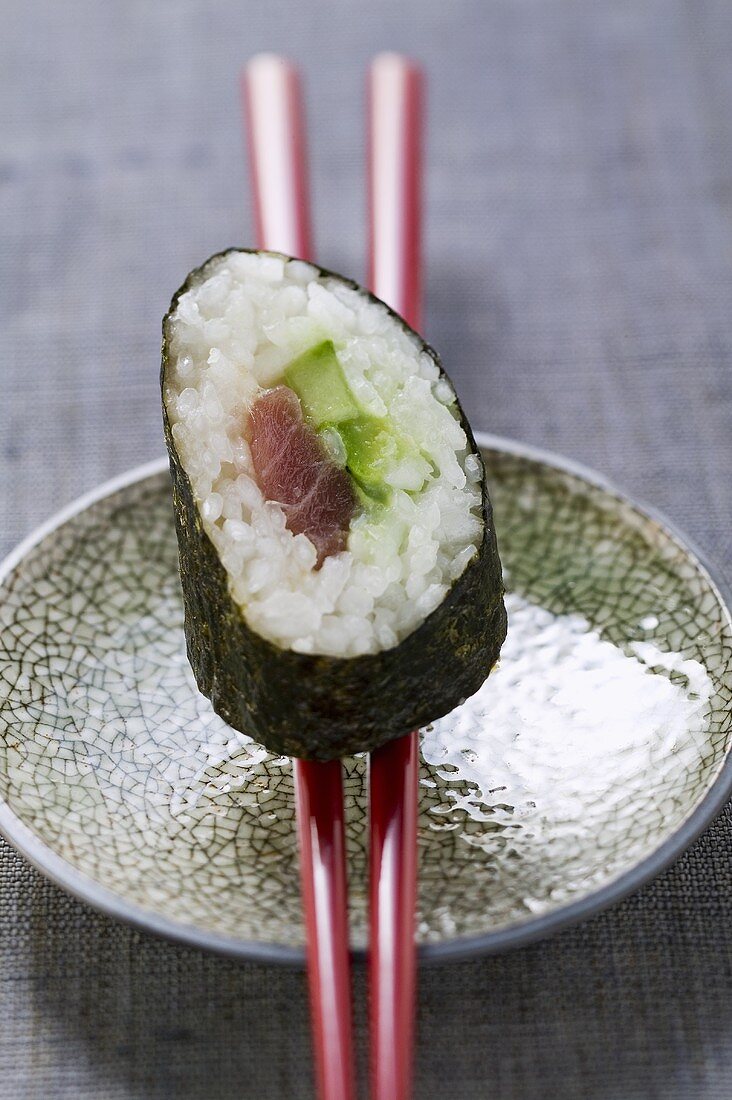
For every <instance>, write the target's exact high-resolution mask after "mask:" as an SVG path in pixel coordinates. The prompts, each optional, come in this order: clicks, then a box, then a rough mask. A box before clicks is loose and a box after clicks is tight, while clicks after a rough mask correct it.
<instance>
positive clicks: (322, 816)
mask: <svg viewBox="0 0 732 1100" xmlns="http://www.w3.org/2000/svg"><path fill="white" fill-rule="evenodd" d="M242 92H243V99H244V106H245V111H246V118H247V123H248V125H247V135H248V146H249V160H250V165H251V174H252V187H253V193H254V206H255V218H256V234H257V242H258V246H259V247H260V248H266V249H272V250H275V251H280V252H284V253H286V254H288V255H292V256H298V257H300V258H301V259H311V258H312V244H311V237H310V213H309V205H308V195H309V189H308V181H307V163H306V143H305V127H304V118H303V114H304V112H303V107H302V99H301V90H300V81H299V77H298V74H297V71H296V70H295V69H294V68H293V67H292V65H290V64H289V63H288V62H286V61H284V60H283V59H282V58H280V57H277V56H275V55H272V54H262V55H260V56H258V57H256V58H254V59H253V60H252V61H251V62H250V64H249V65H248V66H247V69H246V71H245V73H244V75H243V78H242ZM421 116H422V81H421V75H420V72H419V70H418V69H417V68H416V67H415V66H414V65H413V64H411V63H410V62H409V61H408V60H407V59H405V58H403V57H400V56H398V55H397V54H381V55H379V56H378V57H377V58H376V59H375V60H374V62H373V63H372V65H371V68H370V71H369V77H368V134H369V137H368V166H369V167H368V181H369V187H368V193H369V275H368V281H369V286H370V288H371V290H372V291H373V292H374V294H376V296H377V297H379V298H382V299H383V300H384V301H386V302H387V303H388V304H389V305H390V306H391V307H392V308H393V309H395V310H396V311H397V312H398V313H400V314H401V315H402V316H403V317H404V319H405V320H406V321H407V322H408V323H409V324H410V325H412V326H413V327H415V328H416V327H418V326H419V320H420V283H421V280H420V259H421V257H420V251H421V240H420V237H421V220H420V192H421V130H422V119H421ZM418 750H419V746H418V736H417V733H416V732H415V733H412V734H410V735H409V736H407V737H403V738H400V739H399V740H397V741H393V742H390V743H389V744H387V745H384V746H383V747H382V748H380V749H377V750H376V751H375V752H373V753H371V757H370V762H369V805H370V810H369V829H370V917H369V919H370V955H369V981H370V998H371V1009H370V1022H371V1095H372V1100H407V1098H408V1097H409V1095H410V1093H411V1075H412V1047H413V1032H414V999H415V976H416V957H415V947H414V913H415V904H416V892H417V791H418V786H417V783H418ZM294 775H295V792H296V800H297V819H298V833H299V840H300V869H301V880H302V898H303V911H304V916H305V928H306V934H307V950H308V974H309V986H310V1004H311V1016H312V1030H313V1041H314V1050H315V1064H316V1077H317V1082H318V1091H319V1095H320V1097H321V1100H352V1098H353V1097H355V1084H354V1071H353V1046H352V1037H351V994H350V956H349V946H348V909H347V906H348V897H347V889H348V888H347V881H346V849H345V838H344V815H343V784H342V769H341V764H340V762H339V761H330V762H328V763H318V762H313V761H307V760H295V762H294Z"/></svg>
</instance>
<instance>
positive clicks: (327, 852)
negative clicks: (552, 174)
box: [242, 54, 355, 1100]
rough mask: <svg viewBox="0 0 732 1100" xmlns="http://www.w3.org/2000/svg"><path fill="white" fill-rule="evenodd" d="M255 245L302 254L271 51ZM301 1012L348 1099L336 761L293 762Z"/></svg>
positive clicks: (302, 234) (303, 195)
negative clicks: (303, 958) (303, 954)
mask: <svg viewBox="0 0 732 1100" xmlns="http://www.w3.org/2000/svg"><path fill="white" fill-rule="evenodd" d="M242 96H243V101H244V110H245V114H246V118H247V134H248V147H249V161H250V167H251V176H252V190H253V194H254V205H255V221H256V234H257V242H258V246H259V247H260V248H266V249H272V250H275V251H280V252H285V253H286V254H288V255H290V256H297V257H299V258H301V259H309V258H310V256H311V241H310V217H309V210H308V186H307V165H306V153H305V128H304V121H303V110H302V102H301V94H300V81H299V77H298V73H297V71H296V69H295V68H294V67H293V66H292V65H290V64H289V63H288V62H286V61H285V60H283V59H282V58H281V57H278V56H276V55H274V54H260V55H259V56H257V57H255V58H253V59H252V61H251V62H250V63H249V65H248V66H247V68H246V70H245V72H244V74H243V77H242ZM293 772H294V780H295V798H296V804H297V821H298V835H299V842H300V879H301V892H302V900H303V914H304V918H305V930H306V937H307V955H308V981H309V987H310V1012H311V1021H312V1031H313V1045H314V1053H315V1068H316V1079H317V1084H318V1094H319V1096H320V1097H321V1100H352V1098H353V1097H354V1096H355V1091H354V1075H353V1048H352V1039H351V993H350V958H349V949H348V909H347V904H348V900H347V882H346V847H345V837H344V821H343V779H342V769H341V764H340V761H338V760H331V761H329V762H328V763H319V762H317V761H310V760H294V761H293Z"/></svg>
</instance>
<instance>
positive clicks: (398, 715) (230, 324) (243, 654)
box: [161, 249, 506, 759]
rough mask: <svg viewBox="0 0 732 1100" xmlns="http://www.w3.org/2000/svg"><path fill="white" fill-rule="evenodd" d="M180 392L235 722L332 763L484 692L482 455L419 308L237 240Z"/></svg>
mask: <svg viewBox="0 0 732 1100" xmlns="http://www.w3.org/2000/svg"><path fill="white" fill-rule="evenodd" d="M161 385H162V397H163V418H164V426H165V437H166V442H167V446H168V452H169V456H170V466H171V471H172V478H173V497H174V508H175V518H176V528H177V535H178V544H179V556H180V573H181V581H182V587H183V595H184V603H185V633H186V642H187V649H188V657H189V660H190V663H191V666H192V668H193V671H194V674H195V677H196V680H197V683H198V686H199V688H200V690H201V691H202V692H203V693H204V694H205V695H207V696H208V698H209V699H210V700H211V702H212V704H213V707H214V709H215V710H216V711H217V713H219V714H220V715H221V716H222V717H223V718H224V719H225V720H226V721H227V722H228V723H229V724H230V725H232V726H233V727H235V728H236V729H238V730H241V731H242V732H244V733H247V734H249V735H251V736H252V737H253V738H255V739H256V740H257V741H259V742H260V743H262V744H264V745H265V746H267V747H268V748H269V749H271V750H272V751H274V752H279V753H283V754H285V753H286V754H288V755H293V756H300V757H305V758H311V759H330V758H333V757H339V756H343V755H347V754H349V753H353V752H356V751H361V750H370V749H373V748H375V747H376V746H378V745H379V744H381V743H383V742H385V741H388V740H390V739H391V738H394V737H398V736H401V735H403V734H406V733H408V732H410V731H411V730H413V729H415V728H417V727H418V726H421V725H424V724H426V723H427V722H430V721H432V720H434V719H436V718H438V717H441V716H442V715H444V714H446V713H448V712H449V711H450V710H452V709H453V708H454V707H455V706H457V705H458V704H459V703H460V702H462V701H463V700H464V699H465V698H466V697H467V696H469V695H471V694H472V693H474V692H475V691H477V689H478V688H479V687H480V685H481V684H482V683H483V681H484V680H485V678H486V676H487V675H488V673H489V672H490V669H491V667H492V666H493V664H494V663H495V661H496V659H497V657H498V654H499V651H500V647H501V643H502V642H503V639H504V637H505V633H506V612H505V609H504V605H503V585H502V580H501V566H500V561H499V558H498V551H497V546H496V537H495V531H494V529H493V519H492V511H491V506H490V501H489V499H488V494H487V491H486V486H485V477H484V470H483V464H482V460H481V457H480V453H479V452H478V449H477V447H476V444H475V441H474V439H473V436H472V433H471V431H470V427H469V425H468V423H467V421H466V419H465V416H464V415H463V413H462V410H461V409H460V406H459V404H458V401H457V398H456V395H455V391H454V389H453V386H452V384H451V383H450V381H449V379H448V378H447V376H446V375H445V373H444V371H443V370H442V367H441V365H440V362H439V359H438V357H437V355H436V354H435V352H434V351H433V350H432V349H431V348H429V347H428V346H427V345H426V344H425V343H424V341H423V340H422V339H421V338H420V337H419V336H418V335H417V334H416V333H415V332H413V331H412V330H411V329H410V328H409V327H408V326H407V325H406V323H405V322H404V321H403V320H402V319H401V318H400V317H398V316H397V315H396V314H395V313H394V312H392V311H391V310H390V309H389V308H388V307H387V306H385V305H384V304H383V303H382V302H380V301H378V300H377V299H376V298H374V297H373V296H372V295H370V294H369V293H368V292H367V291H365V290H363V289H361V288H360V287H358V286H357V285H356V284H355V283H353V282H350V281H349V280H347V279H344V278H342V277H340V276H338V275H334V274H332V273H330V272H327V271H323V270H321V269H320V268H317V267H315V266H313V265H312V264H309V263H305V262H304V261H301V260H295V259H290V258H289V257H286V256H282V255H279V254H275V253H268V252H250V251H243V250H234V249H232V250H230V251H228V252H224V253H221V254H219V255H217V256H214V257H212V258H211V259H210V260H208V261H207V262H206V263H205V264H203V266H202V267H200V268H198V269H197V270H195V271H193V272H192V273H191V275H190V276H189V277H188V279H187V280H186V282H185V283H184V285H183V286H182V287H181V289H180V290H179V291H178V292H177V294H176V295H175V296H174V298H173V301H172V303H171V307H170V310H169V312H168V313H167V315H166V317H165V319H164V322H163V354H162V370H161Z"/></svg>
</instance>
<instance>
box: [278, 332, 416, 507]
mask: <svg viewBox="0 0 732 1100" xmlns="http://www.w3.org/2000/svg"><path fill="white" fill-rule="evenodd" d="M285 382H286V384H287V385H288V386H289V387H290V389H292V390H294V391H295V393H296V394H297V396H298V397H299V399H300V403H301V405H302V408H303V412H304V414H305V417H306V418H307V420H308V421H309V422H310V423H311V424H312V425H313V427H314V428H316V429H317V430H319V431H320V434H321V435H322V436H323V438H324V441H325V442H326V445H327V446H328V449H329V450H330V451H331V453H333V455H334V457H336V450H340V448H339V447H338V446H337V439H335V438H334V433H337V438H339V439H340V441H341V443H342V450H343V452H344V455H345V465H346V468H347V469H348V471H349V473H350V474H351V476H352V477H353V479H354V481H355V482H356V485H357V488H358V489H360V490H361V491H362V493H364V494H366V496H367V497H368V498H369V499H370V500H372V501H377V502H379V503H384V502H386V501H387V500H388V499H389V496H390V493H391V488H390V486H389V485H388V484H387V482H386V478H387V476H388V474H389V472H390V471H391V470H393V469H394V467H395V466H396V465H397V463H399V462H400V461H402V460H403V459H406V458H410V457H414V456H415V455H417V454H418V453H419V452H418V451H417V450H416V449H415V447H414V446H413V444H412V443H411V441H408V440H406V439H404V438H402V437H400V436H399V434H398V433H397V431H396V430H395V428H394V426H393V424H392V423H391V421H390V420H389V419H388V418H386V417H376V416H371V415H370V414H368V413H363V412H361V410H360V409H359V407H358V404H357V403H356V400H355V398H354V396H353V394H352V393H351V389H350V387H349V385H348V382H347V381H346V376H345V374H344V373H343V368H342V367H341V365H340V363H339V362H338V356H337V355H336V350H335V346H334V344H333V341H332V340H323V341H322V342H321V343H320V344H316V345H315V346H314V347H312V348H309V349H308V351H305V352H303V354H302V355H300V356H298V358H297V359H294V360H293V361H292V363H290V364H289V366H288V367H287V368H286V370H285ZM359 495H361V494H359Z"/></svg>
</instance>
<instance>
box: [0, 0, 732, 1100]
mask: <svg viewBox="0 0 732 1100" xmlns="http://www.w3.org/2000/svg"><path fill="white" fill-rule="evenodd" d="M0 28H1V29H0V58H1V63H0V235H1V236H0V309H1V311H2V313H1V325H0V341H1V342H2V383H3V384H2V397H1V398H0V464H1V468H2V499H1V503H0V508H1V512H0V516H1V523H0V541H1V542H2V548H3V549H6V550H7V549H10V548H11V547H12V545H13V544H14V543H15V542H16V541H17V540H18V539H19V538H20V537H21V536H23V535H25V534H26V533H28V532H29V531H30V530H31V529H32V528H33V527H34V526H35V525H36V524H37V523H39V522H40V521H41V520H43V519H45V518H46V517H47V516H48V515H49V514H50V513H51V512H53V511H55V510H56V509H57V508H58V507H60V506H61V505H62V504H64V503H66V502H68V501H70V500H72V499H73V498H74V497H75V496H76V495H77V494H79V493H81V492H82V491H83V490H86V489H90V488H91V487H92V486H94V485H95V484H97V483H98V482H100V481H102V480H104V479H106V478H108V477H110V476H111V475H113V474H116V473H118V472H120V471H122V470H124V469H126V468H127V467H130V466H132V465H135V464H137V463H139V462H141V461H143V460H145V459H148V458H153V457H155V456H157V455H160V454H161V453H162V450H163V448H162V440H161V429H160V417H159V412H158V397H157V369H158V343H159V324H160V317H161V315H162V313H163V311H164V309H165V306H166V302H167V300H168V298H169V296H170V292H171V290H172V289H173V288H174V287H176V286H177V285H178V284H179V282H180V281H181V277H182V276H183V274H184V273H185V272H186V271H187V270H188V269H189V268H190V267H191V266H193V265H194V264H195V263H196V262H197V261H199V260H201V259H202V258H203V257H204V256H206V255H208V254H209V253H211V252H214V251H216V250H218V249H220V248H222V247H224V246H226V245H229V244H234V243H242V244H243V243H249V242H251V224H250V218H249V210H248V202H247V197H246V187H245V182H244V181H245V175H244V161H243V154H242V149H241V139H240V124H239V107H238V98H237V86H236V77H237V70H238V68H239V66H240V64H241V63H242V61H244V60H245V59H246V58H247V57H248V56H249V55H251V54H252V53H254V52H255V51H258V50H261V49H265V48H268V49H277V50H282V51H285V52H287V53H289V54H290V55H292V56H293V57H295V58H296V59H297V60H298V61H300V62H301V63H302V65H303V66H304V68H305V70H306V73H307V82H308V92H309V108H310V120H311V126H312V166H313V173H314V180H315V184H316V193H315V212H316V228H317V238H318V249H319V256H320V258H321V260H322V262H323V263H324V264H327V265H328V266H329V267H334V268H336V269H339V270H343V271H344V272H346V273H348V274H353V275H354V276H357V277H358V276H361V275H362V273H363V257H364V233H363V221H364V214H363V211H364V185H363V136H362V91H363V69H364V66H365V64H366V62H367V59H368V58H369V56H370V55H371V54H372V53H373V52H374V51H376V50H378V49H382V48H385V47H392V48H397V49H404V50H409V51H411V52H413V53H414V54H415V55H416V56H418V57H419V58H420V59H421V60H422V61H423V62H424V65H425V67H426V69H427V72H428V74H429V80H430V142H429V157H428V173H427V211H426V213H427V218H428V262H429V280H428V288H427V290H428V302H427V323H426V330H427V335H428V336H429V337H430V338H431V339H432V340H433V341H434V343H435V344H436V345H437V347H438V348H440V349H441V350H442V351H443V353H444V357H445V359H446V361H447V363H448V364H449V367H450V370H451V372H452V374H453V377H454V378H455V380H456V382H457V384H458V387H459V390H460V392H461V395H462V397H463V399H464V403H465V406H466V408H467V410H468V411H469V413H470V416H471V418H472V420H473V423H474V424H475V425H476V426H477V427H480V428H486V429H489V430H491V431H493V432H497V433H500V434H505V435H509V436H515V437H518V438H521V439H524V440H527V441H529V442H531V443H534V444H540V445H542V446H546V447H549V448H553V449H556V450H558V451H561V452H563V453H565V454H568V455H570V456H572V457H574V458H577V459H580V460H582V461H583V462H585V463H588V464H590V465H592V466H594V467H596V468H598V469H599V470H602V471H603V472H604V473H605V474H607V475H609V476H610V477H611V478H613V479H615V480H616V481H617V482H618V483H619V484H620V485H621V486H624V487H625V488H627V489H628V490H630V491H631V492H632V493H635V494H637V495H639V496H640V497H641V498H643V499H645V500H647V501H649V502H652V503H653V504H654V505H656V506H657V507H659V508H661V509H663V510H665V511H666V512H667V513H668V514H669V515H670V516H671V517H672V518H673V519H674V520H676V521H677V522H678V523H679V524H680V525H681V526H682V527H683V528H685V529H686V530H687V531H688V532H689V534H690V535H691V536H692V537H693V538H694V539H696V540H697V541H698V542H699V544H700V545H701V546H702V547H703V549H704V550H705V551H707V552H708V554H709V555H710V557H711V558H712V559H713V560H715V561H716V562H717V564H718V565H719V566H720V567H721V569H722V570H723V571H724V570H725V569H726V570H727V573H728V575H729V573H730V571H731V570H732V476H731V468H732V361H731V360H732V61H731V58H732V8H731V7H730V4H729V2H728V0H718V2H714V0H689V2H687V3H683V2H681V0H669V2H665V3H664V2H660V0H657V2H655V0H642V2H638V0H626V2H620V3H610V2H608V3H595V4H580V3H575V2H573V0H566V2H565V0H422V2H419V0H410V2H406V3H399V2H398V0H369V2H368V3H367V4H363V3H356V2H355V0H315V2H311V3H296V2H295V0H292V2H289V3H288V2H287V0H237V2H234V0H220V2H216V0H209V2H208V3H206V2H205V0H181V2H179V3H176V2H175V0H157V2H156V0H131V2H114V0H108V2H106V3H100V2H94V0H67V2H61V0H46V2H45V3H44V2H38V0H24V2H22V3H20V2H18V3H12V2H6V3H5V4H3V5H2V12H1V19H0ZM731 842H732V817H731V816H730V814H729V812H726V813H725V814H724V815H723V816H722V817H721V818H720V819H719V820H718V821H717V822H716V823H715V824H714V825H713V827H712V828H711V829H710V830H709V831H708V833H707V834H706V835H705V836H704V837H703V838H702V840H700V841H699V843H698V844H696V845H695V847H694V848H693V850H692V851H691V852H689V854H688V855H687V856H685V857H684V858H683V859H682V860H681V861H680V862H679V863H678V864H677V865H676V866H675V867H674V868H673V869H672V870H671V871H669V872H668V873H666V874H665V875H663V876H662V877H661V878H660V879H658V880H657V881H656V882H654V883H653V884H652V885H651V886H649V887H647V888H646V889H644V890H643V891H641V892H640V893H639V894H637V895H636V896H635V897H633V898H631V899H630V900H628V901H626V902H625V903H624V904H622V905H619V906H617V907H615V908H614V909H613V910H611V911H609V912H607V913H606V914H604V915H603V916H601V917H599V918H597V919H595V920H593V921H591V922H590V923H588V924H585V925H584V926H582V927H578V928H576V929H575V930H572V931H569V932H566V933H564V934H562V935H560V936H558V937H557V938H555V939H554V940H552V941H550V942H546V943H542V944H538V945H536V946H533V947H530V948H527V949H523V950H518V951H514V952H512V953H510V954H508V955H505V956H503V957H497V958H488V959H483V960H478V961H474V962H470V963H464V964H461V965H456V966H447V967H444V968H437V969H430V970H425V971H424V972H423V974H422V975H421V979H420V983H421V984H420V1013H419V1062H418V1070H417V1084H418V1087H417V1094H418V1096H419V1097H421V1098H428V1097H430V1098H431V1097H445V1096H448V1097H452V1098H454V1100H474V1098H479V1097H480V1098H483V1097H485V1098H488V1097H495V1098H500V1100H508V1098H521V1100H532V1098H536V1097H546V1098H555V1097H563V1098H575V1097H576V1098H579V1097H601V1098H603V1100H606V1098H607V1100H610V1098H612V1100H616V1098H622V1100H633V1098H646V1097H659V1098H660V1097H663V1098H664V1100H675V1098H685V1100H686V1098H689V1097H693V1098H696V1097H699V1098H704V1100H711V1098H720V1100H721V1098H723V1097H724V1098H727V1097H730V1096H732V1003H731V1001H730V990H731V981H732V978H731V973H730V972H731V970H732V898H731V895H730V885H731V883H732V857H731V855H730V853H731V851H732V844H731ZM0 983H2V994H1V997H2V999H1V1000H0V1004H1V1005H2V1013H1V1017H2V1018H1V1022H0V1098H2V1100H11V1098H12V1100H18V1098H31V1097H32V1098H41V1097H42V1098H51V1100H56V1098H64V1100H66V1098H72V1097H73V1098H75V1100H77V1098H78V1100H87V1098H95V1100H97V1098H110V1100H112V1098H120V1100H121V1098H124V1100H128V1098H132V1097H135V1098H138V1097H139V1098H143V1097H144V1098H147V1097H156V1098H157V1097H191V1098H202V1100H203V1098H207V1100H208V1098H214V1100H215V1098H226V1097H231V1098H234V1097H237V1098H239V1097H248V1098H252V1100H255V1098H256V1100H269V1098H274V1097H278V1098H283V1097H285V1098H288V1100H299V1098H302V1097H310V1096H311V1095H312V1085H311V1080H310V1075H309V1038H308V1022H307V1007H306V990H305V983H304V977H303V975H302V974H300V973H296V972H290V971H287V970H276V969H267V968H264V967H260V966H252V965H243V964H239V963H236V962H232V961H225V960H221V959H218V958H213V957H208V956H206V955H203V954H200V953H198V952H197V951H193V950H185V949H181V948H178V947H175V946H171V945H169V944H167V943H162V942H157V941H155V940H152V939H150V938H148V937H147V936H145V935H142V934H139V933H137V932H135V931H132V930H130V929H128V928H125V927H122V926H121V925H119V924H117V923H115V922H114V921H111V920H107V919H105V918H103V917H101V916H99V915H97V914H96V913H94V912H92V911H90V910H89V909H88V908H86V907H85V906H84V905H81V904H79V903H78V902H76V901H74V900H71V899H70V898H68V897H66V896H65V895H64V894H63V893H61V892H60V891H59V890H57V889H56V888H55V887H53V886H50V885H49V884H48V883H46V882H45V881H44V879H43V878H41V876H40V875H38V874H36V873H35V872H34V871H32V870H31V869H30V868H29V867H28V866H27V865H26V864H25V863H24V862H23V861H22V860H21V859H20V858H19V857H17V856H16V855H15V854H14V853H13V851H12V850H11V849H9V848H8V846H7V845H2V847H1V848H0ZM364 993H365V991H364V981H363V974H359V976H358V978H357V997H358V1001H359V1010H358V1013H359V1014H358V1032H359V1041H360V1047H361V1052H362V1055H363V1051H364V1049H365V1020H364V1013H363V999H364Z"/></svg>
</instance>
